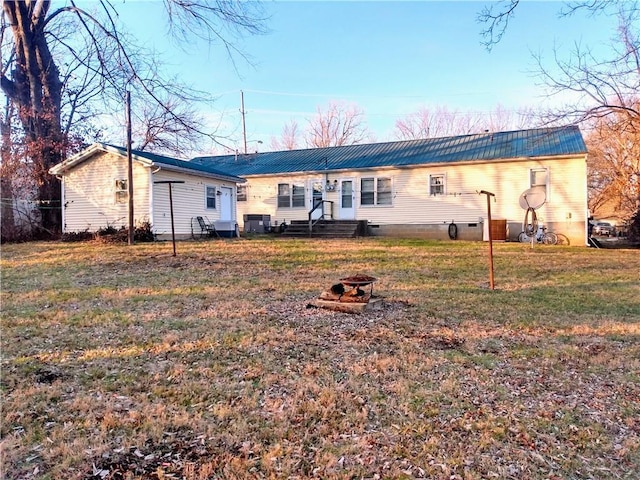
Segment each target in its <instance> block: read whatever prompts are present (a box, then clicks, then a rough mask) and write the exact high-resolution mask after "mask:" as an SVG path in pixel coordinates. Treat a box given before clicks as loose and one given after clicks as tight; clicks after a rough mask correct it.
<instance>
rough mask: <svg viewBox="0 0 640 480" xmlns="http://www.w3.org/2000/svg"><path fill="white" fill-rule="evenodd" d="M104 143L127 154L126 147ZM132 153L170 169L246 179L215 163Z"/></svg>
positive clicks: (240, 179) (136, 151) (154, 154)
mask: <svg viewBox="0 0 640 480" xmlns="http://www.w3.org/2000/svg"><path fill="white" fill-rule="evenodd" d="M104 145H105V146H107V147H110V148H112V149H115V150H117V151H118V152H119V153H120V154H122V155H124V156H126V155H127V149H126V148H124V147H119V146H117V145H109V144H104ZM131 155H132V156H133V157H137V158H140V159H145V160H149V161H150V162H151V163H153V164H154V165H158V166H160V167H162V166H164V167H166V168H169V169H177V170H185V171H194V172H200V173H206V174H209V175H213V176H216V177H221V178H228V179H230V180H233V181H236V182H244V181H245V180H244V179H242V178H238V177H236V175H235V174H234V173H230V172H226V171H223V170H220V169H217V168H215V167H216V164H215V163H200V162H190V161H188V160H180V159H177V158H173V157H167V156H165V155H158V154H157V153H150V152H144V151H142V150H131Z"/></svg>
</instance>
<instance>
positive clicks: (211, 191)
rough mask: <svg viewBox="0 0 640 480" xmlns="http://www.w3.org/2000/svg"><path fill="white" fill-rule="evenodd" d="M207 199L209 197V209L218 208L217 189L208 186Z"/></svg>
mask: <svg viewBox="0 0 640 480" xmlns="http://www.w3.org/2000/svg"><path fill="white" fill-rule="evenodd" d="M206 197H207V208H208V209H212V210H213V209H215V208H216V187H212V186H211V185H207V186H206Z"/></svg>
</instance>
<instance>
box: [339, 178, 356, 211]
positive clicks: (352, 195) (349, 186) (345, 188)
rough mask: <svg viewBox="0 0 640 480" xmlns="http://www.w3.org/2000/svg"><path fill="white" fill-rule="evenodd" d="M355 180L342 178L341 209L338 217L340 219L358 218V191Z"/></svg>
mask: <svg viewBox="0 0 640 480" xmlns="http://www.w3.org/2000/svg"><path fill="white" fill-rule="evenodd" d="M354 186H355V182H354V180H353V178H343V179H341V180H340V191H339V192H338V195H339V200H338V201H339V203H340V207H339V211H338V218H339V219H340V220H353V219H355V218H356V207H355V203H356V192H355V188H354Z"/></svg>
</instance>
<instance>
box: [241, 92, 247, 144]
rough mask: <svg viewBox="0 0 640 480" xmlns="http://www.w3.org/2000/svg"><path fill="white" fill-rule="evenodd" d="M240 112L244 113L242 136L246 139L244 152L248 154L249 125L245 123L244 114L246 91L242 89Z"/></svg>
mask: <svg viewBox="0 0 640 480" xmlns="http://www.w3.org/2000/svg"><path fill="white" fill-rule="evenodd" d="M240 113H241V114H242V138H243V140H244V154H245V155H246V154H247V125H246V123H245V119H244V114H245V113H246V112H245V111H244V92H243V91H242V90H240Z"/></svg>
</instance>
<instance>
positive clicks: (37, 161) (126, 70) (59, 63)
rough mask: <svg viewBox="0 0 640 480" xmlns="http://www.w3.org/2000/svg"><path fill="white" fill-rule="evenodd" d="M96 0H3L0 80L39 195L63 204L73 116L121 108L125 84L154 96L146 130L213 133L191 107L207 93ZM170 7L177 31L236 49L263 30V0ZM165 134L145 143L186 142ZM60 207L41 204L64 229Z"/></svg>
mask: <svg viewBox="0 0 640 480" xmlns="http://www.w3.org/2000/svg"><path fill="white" fill-rule="evenodd" d="M93 6H94V11H88V10H85V9H82V8H79V7H78V6H77V5H76V3H75V2H74V0H70V1H69V2H68V3H66V4H63V5H62V6H61V7H60V8H57V9H53V7H52V4H51V2H50V1H49V0H3V2H2V7H3V9H2V17H1V19H0V35H1V36H0V47H1V48H2V51H1V52H0V54H1V61H2V64H1V68H0V86H1V88H2V91H3V92H4V93H5V95H6V96H7V97H8V98H9V99H10V101H11V102H12V103H13V104H14V105H15V107H16V111H17V115H18V118H19V120H20V124H21V125H22V129H23V131H24V137H25V142H26V143H27V144H28V148H27V152H28V155H29V161H31V162H32V163H33V166H34V169H33V172H34V173H33V174H34V176H35V180H36V184H37V187H38V195H37V196H38V199H39V201H40V203H41V204H42V202H44V201H47V202H53V203H52V204H54V205H55V204H57V205H58V207H59V202H60V186H59V182H58V181H57V180H56V179H55V178H52V177H51V176H50V175H49V174H48V170H49V168H50V167H51V166H52V165H54V164H55V163H58V162H59V161H61V160H62V159H63V158H64V157H65V155H66V152H67V149H68V146H69V145H68V139H69V138H68V136H69V134H70V132H71V130H72V129H73V125H74V124H77V122H78V120H82V121H86V120H87V118H89V117H92V116H94V115H98V114H104V113H107V112H111V111H117V110H122V102H123V98H124V96H125V90H127V89H129V90H131V91H132V97H134V98H137V99H139V100H138V101H139V102H140V104H142V105H155V108H154V107H147V108H146V112H147V113H152V114H151V115H150V116H147V117H146V118H148V119H151V120H153V121H152V122H151V123H153V125H151V123H150V124H149V125H150V127H151V128H148V129H147V132H148V133H149V134H152V133H156V134H157V133H158V132H160V129H158V128H157V127H158V126H159V125H162V126H164V127H167V128H168V130H170V131H172V132H181V133H188V134H190V135H191V136H192V138H195V137H196V136H202V137H209V138H213V139H214V140H215V138H216V136H215V132H213V133H212V132H210V131H208V130H206V129H204V128H203V127H204V124H203V122H202V121H201V119H200V118H198V117H197V116H195V115H194V112H195V111H194V110H193V109H191V108H189V107H188V106H186V105H188V104H190V103H192V102H195V101H203V100H206V97H205V95H204V94H203V93H202V92H197V91H194V90H192V89H190V88H187V87H185V86H184V85H182V84H181V83H180V82H176V81H175V79H169V78H164V77H162V76H161V73H160V72H162V71H163V68H162V65H160V64H159V61H158V58H157V56H155V55H153V54H152V53H149V52H148V51H147V50H145V49H143V48H140V47H138V46H136V45H135V43H134V41H133V39H132V38H131V37H130V36H128V35H127V34H125V33H124V32H123V31H122V29H121V26H120V25H119V23H118V12H117V6H116V4H115V3H111V2H110V1H109V0H102V1H100V2H98V3H96V4H94V5H93ZM164 8H165V11H166V13H167V19H168V25H169V29H170V31H171V33H172V34H173V35H174V36H175V38H177V39H178V40H189V38H190V37H193V36H197V37H199V38H203V39H205V40H207V41H210V42H218V43H220V44H222V46H223V48H225V49H226V50H227V51H228V52H230V53H236V54H237V53H241V52H239V51H238V50H237V49H236V47H235V43H234V39H237V36H238V35H242V34H246V33H249V34H254V33H260V32H262V31H264V28H263V25H264V18H263V16H262V15H261V11H260V9H259V4H258V3H256V2H228V1H225V0H217V1H206V0H192V1H189V2H185V1H182V0H164ZM176 106H178V108H177V109H175V107H176ZM134 113H135V112H134ZM160 119H161V120H160ZM159 120H160V121H159ZM169 126H170V127H169ZM153 127H155V128H153ZM169 135H170V134H169ZM177 137H178V136H177V135H175V136H174V138H177ZM158 138H159V137H158ZM167 138H168V136H167V135H164V137H163V140H162V141H160V140H158V141H156V142H155V143H153V142H151V141H149V139H148V138H146V139H145V142H146V143H147V145H151V144H152V143H153V144H154V145H156V146H158V145H162V146H163V148H165V149H169V150H170V149H172V148H175V149H176V150H179V149H180V148H181V147H182V144H179V145H175V144H171V143H170V142H168V141H167ZM55 212H58V213H59V209H57V210H56V209H51V208H48V209H43V210H42V226H43V227H44V228H46V229H55V228H59V226H60V218H59V215H55V214H54V213H55Z"/></svg>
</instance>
